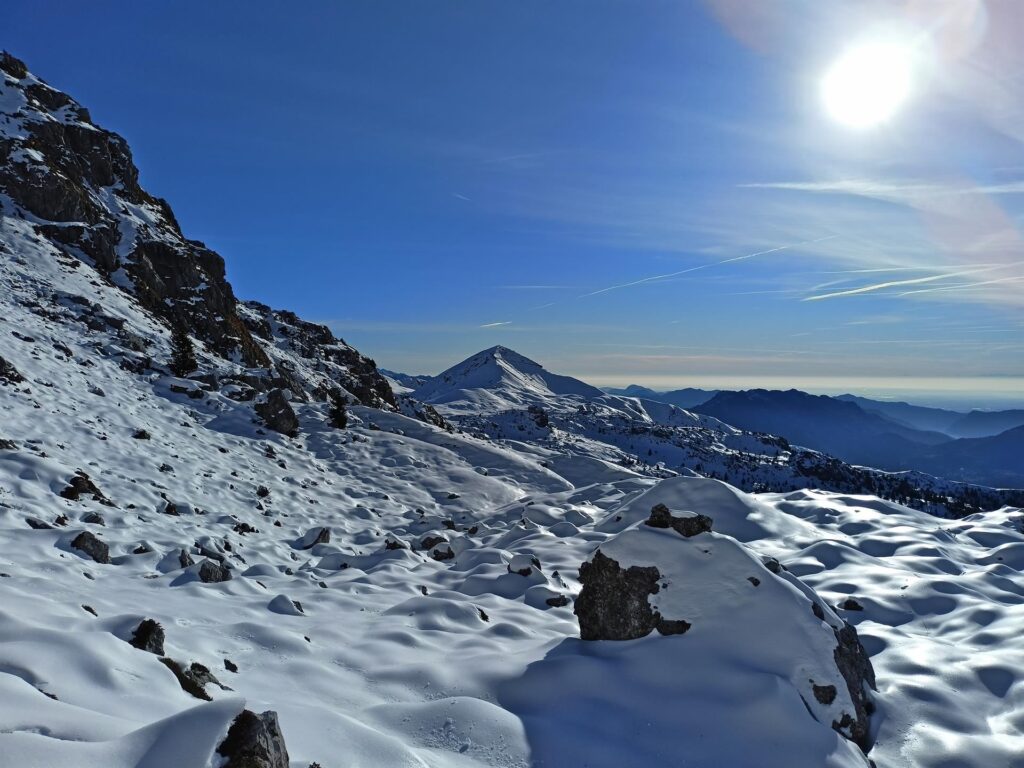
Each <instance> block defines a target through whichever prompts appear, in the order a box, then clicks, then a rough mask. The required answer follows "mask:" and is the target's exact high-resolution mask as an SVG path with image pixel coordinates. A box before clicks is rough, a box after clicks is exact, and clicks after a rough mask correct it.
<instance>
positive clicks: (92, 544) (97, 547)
mask: <svg viewBox="0 0 1024 768" xmlns="http://www.w3.org/2000/svg"><path fill="white" fill-rule="evenodd" d="M71 546H72V547H74V548H75V549H77V550H78V551H79V552H84V553H85V554H86V555H88V556H89V557H91V558H92V559H93V560H95V561H96V562H97V563H109V562H110V547H108V546H107V545H106V544H105V543H104V542H102V541H100V540H99V539H97V538H96V537H95V536H93V535H92V534H91V533H89V532H88V531H82V533H80V534H78V535H77V536H76V537H75V538H74V539H73V540H72V541H71Z"/></svg>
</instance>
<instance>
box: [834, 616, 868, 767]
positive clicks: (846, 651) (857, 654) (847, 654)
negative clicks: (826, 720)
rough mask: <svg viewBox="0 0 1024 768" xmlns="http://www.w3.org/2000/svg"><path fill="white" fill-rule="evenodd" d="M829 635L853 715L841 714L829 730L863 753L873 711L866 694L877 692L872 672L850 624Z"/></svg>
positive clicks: (845, 624) (866, 746)
mask: <svg viewBox="0 0 1024 768" xmlns="http://www.w3.org/2000/svg"><path fill="white" fill-rule="evenodd" d="M832 631H833V632H835V635H836V649H835V652H834V656H835V661H836V666H837V667H838V668H839V672H840V673H841V674H842V676H843V679H844V680H845V681H846V688H847V691H849V694H850V699H851V700H852V701H853V706H854V710H855V712H854V713H853V715H850V713H847V712H844V713H843V715H842V716H841V717H840V719H839V720H833V721H832V727H833V728H834V729H835V730H837V731H839V732H840V733H842V734H843V735H844V736H846V737H847V738H848V739H850V740H851V741H852V742H854V743H855V744H857V746H859V747H860V748H861V749H863V750H864V751H865V752H866V751H867V750H868V748H869V747H870V746H871V742H870V738H869V732H868V731H869V727H870V718H871V714H872V713H873V712H874V711H875V705H874V703H873V702H872V700H871V697H870V694H869V692H868V691H869V689H870V690H872V691H873V690H877V687H876V685H875V670H874V667H872V666H871V660H870V659H869V658H868V654H867V651H866V650H864V646H863V645H862V644H861V642H860V638H859V637H858V636H857V630H856V629H854V627H853V625H852V624H847V623H845V622H844V624H843V626H842V627H839V628H836V627H833V628H832Z"/></svg>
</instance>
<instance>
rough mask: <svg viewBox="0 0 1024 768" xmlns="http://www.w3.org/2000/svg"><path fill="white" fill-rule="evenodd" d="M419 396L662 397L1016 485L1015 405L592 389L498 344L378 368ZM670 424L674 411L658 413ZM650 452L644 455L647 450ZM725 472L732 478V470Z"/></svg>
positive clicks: (912, 463) (824, 445)
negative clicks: (435, 363)
mask: <svg viewBox="0 0 1024 768" xmlns="http://www.w3.org/2000/svg"><path fill="white" fill-rule="evenodd" d="M386 373H387V375H388V376H389V377H391V378H392V379H393V380H395V381H398V382H400V383H401V384H403V385H404V386H407V387H410V389H412V390H413V391H412V395H413V396H414V397H415V398H416V399H418V400H420V401H422V402H425V403H431V404H435V405H445V406H446V408H445V409H443V410H447V411H448V412H450V413H461V414H464V415H473V414H476V415H480V414H483V413H489V414H493V413H498V412H502V411H509V410H514V409H517V408H518V409H521V408H523V407H527V406H529V405H530V404H533V405H537V404H539V403H542V402H548V401H550V400H551V398H555V399H558V398H559V397H561V396H570V395H571V396H573V397H575V398H580V399H583V400H587V401H592V402H594V403H600V404H601V405H602V406H603V407H604V408H610V409H612V410H613V411H615V410H619V409H622V408H623V407H625V408H626V410H627V411H629V412H630V413H631V414H632V415H633V416H634V417H635V416H636V412H633V411H630V409H629V406H624V403H627V402H630V401H633V402H635V403H637V406H635V407H636V409H637V412H639V413H642V414H643V418H647V419H653V420H654V421H655V422H657V421H658V418H659V417H658V408H657V405H656V404H662V405H666V406H670V407H673V408H678V409H683V410H684V411H688V412H691V413H693V414H702V415H704V416H706V417H713V418H714V419H715V420H716V421H718V422H720V423H721V424H722V425H730V426H732V427H735V428H738V429H739V430H742V431H745V432H749V433H763V434H766V435H772V436H779V437H782V438H785V439H786V440H787V441H789V442H790V443H793V444H795V445H799V446H801V447H803V448H807V449H811V450H813V451H819V452H822V453H824V454H828V455H830V456H834V457H836V458H837V459H841V460H842V461H844V462H848V463H850V464H853V465H861V466H865V467H875V468H878V469H883V470H886V471H891V472H900V471H908V470H915V471H920V472H925V473H928V474H932V475H936V476H938V477H945V478H949V479H951V480H958V481H961V482H970V483H978V484H982V485H989V486H994V487H1024V430H1021V429H1018V428H1019V427H1022V426H1024V410H1004V411H979V410H974V411H970V412H961V411H953V410H947V409H943V408H930V407H925V406H919V405H913V404H911V403H905V402H889V401H882V400H872V399H870V398H865V397H859V396H857V395H852V394H845V395H840V396H837V397H831V396H827V395H811V394H808V393H806V392H802V391H799V390H795V389H791V390H785V391H783V390H765V389H754V390H743V391H725V390H707V389H698V388H684V389H676V390H671V391H667V392H659V391H657V390H654V389H650V388H648V387H643V386H640V385H636V384H633V385H630V386H628V387H624V388H605V389H603V390H599V389H597V388H596V387H593V386H591V385H589V384H587V383H585V382H583V381H580V380H579V379H574V378H572V377H569V376H561V375H557V374H553V373H551V372H549V371H547V370H546V369H545V368H543V367H542V366H541V365H539V364H538V363H536V362H534V361H532V360H530V359H529V358H526V357H524V356H523V355H520V354H519V353H517V352H515V351H513V350H510V349H508V348H507V347H501V346H497V347H492V348H491V349H487V350H483V351H482V352H479V353H477V354H476V355H473V356H472V357H470V358H468V359H466V360H465V361H463V362H461V363H459V364H457V365H455V366H452V367H451V368H449V369H448V370H446V371H444V372H443V373H441V374H440V375H438V376H435V377H429V376H409V375H406V374H395V373H391V372H386ZM663 415H667V416H668V418H670V419H672V418H674V419H675V424H676V425H677V426H678V425H679V423H680V422H679V415H678V414H675V415H674V416H673V415H672V413H671V412H665V414H663ZM648 450H649V451H652V453H651V455H652V456H653V455H654V452H653V449H650V448H649V449H648ZM734 481H735V479H734Z"/></svg>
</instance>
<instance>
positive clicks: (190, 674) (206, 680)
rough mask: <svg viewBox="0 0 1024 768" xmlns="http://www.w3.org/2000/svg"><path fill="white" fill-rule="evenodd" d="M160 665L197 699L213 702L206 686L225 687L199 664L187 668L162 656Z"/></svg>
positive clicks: (206, 668)
mask: <svg viewBox="0 0 1024 768" xmlns="http://www.w3.org/2000/svg"><path fill="white" fill-rule="evenodd" d="M160 663H161V664H163V665H164V666H165V667H167V668H168V669H169V670H171V672H172V674H173V675H174V677H175V678H176V679H177V680H178V685H180V686H181V689H182V690H183V691H185V693H188V694H191V695H192V696H195V697H196V698H197V699H202V700H203V701H212V698H211V697H210V694H208V693H207V692H206V686H208V685H216V686H218V687H219V688H224V687H225V686H223V685H221V683H220V681H219V680H218V679H217V678H216V677H215V676H214V674H213V673H212V672H211V671H210V670H209V668H208V667H206V666H204V665H202V664H199V663H198V662H192V663H191V664H190V665H189V666H187V667H185V666H182V665H181V664H179V663H178V662H176V661H175V660H174V659H172V658H169V657H167V656H161V657H160Z"/></svg>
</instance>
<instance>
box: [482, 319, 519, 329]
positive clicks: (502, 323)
mask: <svg viewBox="0 0 1024 768" xmlns="http://www.w3.org/2000/svg"><path fill="white" fill-rule="evenodd" d="M511 324H512V321H511V320H502V321H501V322H498V323H484V324H483V325H481V326H480V327H481V328H497V327H498V326H501V325H511Z"/></svg>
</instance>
